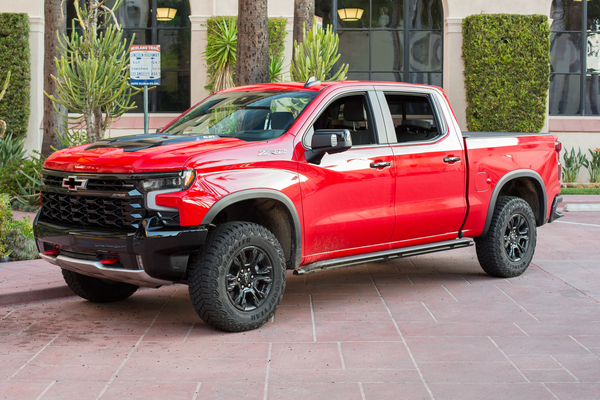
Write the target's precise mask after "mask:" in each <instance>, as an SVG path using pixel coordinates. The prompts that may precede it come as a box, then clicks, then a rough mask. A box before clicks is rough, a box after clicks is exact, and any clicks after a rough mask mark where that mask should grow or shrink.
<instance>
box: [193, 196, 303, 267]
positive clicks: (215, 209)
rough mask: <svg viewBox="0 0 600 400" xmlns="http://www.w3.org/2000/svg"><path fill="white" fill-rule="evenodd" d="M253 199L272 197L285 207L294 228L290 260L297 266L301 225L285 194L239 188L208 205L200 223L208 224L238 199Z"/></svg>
mask: <svg viewBox="0 0 600 400" xmlns="http://www.w3.org/2000/svg"><path fill="white" fill-rule="evenodd" d="M253 199H272V200H276V201H279V202H280V203H282V204H283V205H284V206H285V208H286V209H287V211H288V213H289V215H290V217H291V220H292V221H291V222H292V225H293V226H292V229H293V230H294V235H295V239H296V240H295V243H294V245H295V250H296V254H295V259H293V260H290V261H291V262H292V263H293V264H294V267H298V266H299V265H300V260H301V259H302V226H301V225H300V217H299V215H298V211H297V210H296V206H295V205H294V202H292V200H290V198H289V197H287V196H286V195H285V194H283V193H281V192H278V191H277V190H273V189H248V190H241V191H239V192H235V193H231V194H228V195H227V196H225V197H223V198H222V199H220V200H219V201H217V202H216V203H215V204H213V205H212V207H210V209H209V210H208V212H207V213H206V215H205V216H204V218H203V219H202V223H201V225H210V224H211V223H212V221H213V220H214V219H215V217H216V216H217V215H218V214H219V213H220V212H221V211H223V210H224V209H225V208H227V207H229V206H230V205H232V204H235V203H238V202H240V201H245V200H253Z"/></svg>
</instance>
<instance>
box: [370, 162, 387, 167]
mask: <svg viewBox="0 0 600 400" xmlns="http://www.w3.org/2000/svg"><path fill="white" fill-rule="evenodd" d="M391 165H392V163H390V162H387V161H381V162H372V163H371V164H370V165H369V166H370V167H371V168H385V167H390V166H391Z"/></svg>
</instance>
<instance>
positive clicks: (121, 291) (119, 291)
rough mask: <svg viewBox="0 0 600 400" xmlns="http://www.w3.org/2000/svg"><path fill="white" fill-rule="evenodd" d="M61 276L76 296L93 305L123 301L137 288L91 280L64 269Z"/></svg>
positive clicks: (125, 284)
mask: <svg viewBox="0 0 600 400" xmlns="http://www.w3.org/2000/svg"><path fill="white" fill-rule="evenodd" d="M62 274H63V278H64V279H65V282H66V283H67V286H68V287H69V288H70V289H71V290H72V291H73V292H75V294H76V295H78V296H79V297H83V298H84V299H86V300H89V301H92V302H94V303H110V302H113V301H121V300H125V299H126V298H128V297H129V296H131V295H132V294H134V293H135V292H136V291H137V290H138V288H139V286H135V285H131V284H129V283H125V282H116V281H112V280H108V279H99V278H93V277H91V276H86V275H81V274H79V273H77V272H73V271H69V270H66V269H63V270H62Z"/></svg>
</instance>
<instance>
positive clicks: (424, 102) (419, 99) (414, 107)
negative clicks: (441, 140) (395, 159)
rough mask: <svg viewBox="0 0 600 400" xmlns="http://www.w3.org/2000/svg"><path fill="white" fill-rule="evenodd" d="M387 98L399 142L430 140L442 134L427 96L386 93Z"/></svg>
mask: <svg viewBox="0 0 600 400" xmlns="http://www.w3.org/2000/svg"><path fill="white" fill-rule="evenodd" d="M385 99H386V101H387V104H388V107H389V108H390V113H391V114H392V120H393V121H394V129H395V131H396V138H397V139H398V142H399V143H406V142H421V141H428V140H433V139H436V138H438V137H439V136H440V130H439V129H438V126H437V120H436V118H435V113H434V111H433V107H432V105H431V102H430V100H429V98H428V97H427V96H416V95H407V94H392V93H386V94H385Z"/></svg>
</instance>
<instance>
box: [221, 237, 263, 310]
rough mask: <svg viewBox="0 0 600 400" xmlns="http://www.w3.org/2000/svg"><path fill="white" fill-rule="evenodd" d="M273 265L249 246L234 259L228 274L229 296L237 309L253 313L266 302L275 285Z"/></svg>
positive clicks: (253, 247) (261, 253) (256, 249)
mask: <svg viewBox="0 0 600 400" xmlns="http://www.w3.org/2000/svg"><path fill="white" fill-rule="evenodd" d="M273 275H274V272H273V263H272V262H271V259H270V258H269V255H268V254H267V253H266V252H265V251H264V250H262V249H261V248H258V247H256V246H247V247H244V248H243V249H241V250H240V251H238V253H237V254H236V255H235V256H234V257H233V260H232V261H231V265H230V266H229V274H227V294H228V295H229V300H231V302H232V304H233V305H234V307H235V308H237V309H238V310H241V311H252V310H255V309H256V308H258V307H260V306H261V304H263V303H264V302H265V300H266V299H267V296H268V295H269V292H270V291H271V287H272V285H273V277H274V276H273Z"/></svg>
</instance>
